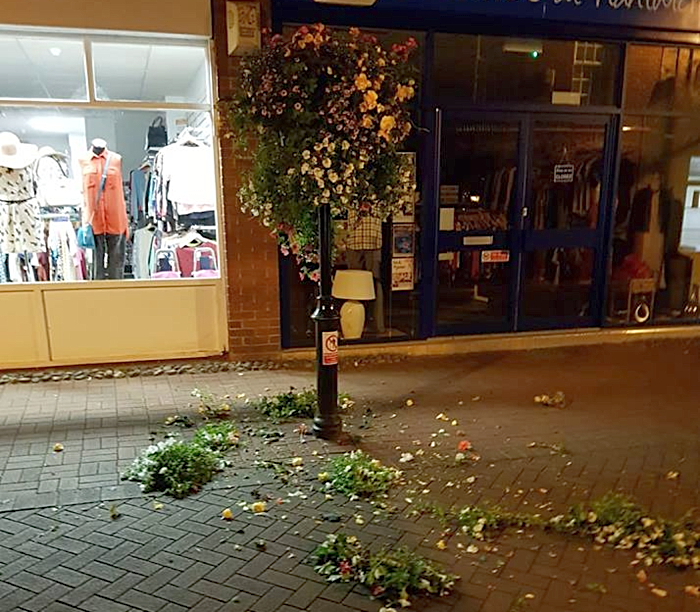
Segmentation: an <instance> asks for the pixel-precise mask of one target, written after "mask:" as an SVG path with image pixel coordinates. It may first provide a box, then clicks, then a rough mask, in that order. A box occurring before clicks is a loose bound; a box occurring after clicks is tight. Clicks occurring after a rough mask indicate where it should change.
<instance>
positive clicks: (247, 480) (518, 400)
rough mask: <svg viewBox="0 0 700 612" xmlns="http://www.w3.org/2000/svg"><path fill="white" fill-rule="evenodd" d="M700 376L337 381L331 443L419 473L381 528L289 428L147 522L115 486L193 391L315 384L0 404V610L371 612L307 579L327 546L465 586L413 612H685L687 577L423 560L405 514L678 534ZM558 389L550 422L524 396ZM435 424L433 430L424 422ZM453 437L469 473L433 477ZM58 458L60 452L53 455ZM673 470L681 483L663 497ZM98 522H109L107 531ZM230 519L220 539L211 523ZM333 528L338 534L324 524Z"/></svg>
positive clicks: (597, 563)
mask: <svg viewBox="0 0 700 612" xmlns="http://www.w3.org/2000/svg"><path fill="white" fill-rule="evenodd" d="M698 371H700V352H699V351H698V344H695V343H663V344H657V345H651V344H636V345H630V346H627V347H622V346H614V347H594V348H590V347H589V348H577V349H566V350H562V349H559V350H556V351H542V352H534V353H515V354H507V355H483V356H460V357H454V358H442V359H426V360H407V361H403V362H399V363H395V364H380V365H372V366H371V367H370V366H361V367H357V368H355V367H353V366H352V364H346V365H345V367H344V368H343V371H342V373H341V376H342V379H341V389H343V390H346V391H349V392H350V393H351V394H352V395H353V397H354V398H355V399H356V400H357V405H356V406H355V408H354V409H353V412H352V414H350V415H348V417H347V423H348V429H349V430H350V431H351V433H352V434H354V435H356V436H358V444H359V445H360V446H361V447H362V448H364V449H366V450H367V451H368V452H370V453H372V454H374V455H376V456H378V457H380V458H382V459H383V460H384V461H386V462H389V463H393V464H396V465H399V464H398V458H399V457H400V454H401V453H402V452H412V453H414V454H416V451H417V450H419V449H423V450H424V453H425V454H423V455H422V456H416V459H415V460H414V461H412V462H410V463H406V464H401V466H400V467H402V468H403V469H404V470H405V472H406V475H407V480H408V484H407V485H406V487H405V488H402V489H400V490H396V491H395V492H394V493H393V494H392V502H393V503H395V504H396V505H397V506H398V507H399V509H400V510H401V512H399V513H398V514H397V515H396V516H392V517H383V516H374V515H373V510H374V509H373V508H372V507H370V506H368V505H366V504H363V503H358V502H350V501H348V500H347V499H345V498H343V497H342V496H340V495H336V496H334V498H333V499H331V500H328V499H326V497H325V495H324V494H323V493H320V492H318V491H316V490H315V489H318V485H317V484H316V483H315V475H316V473H317V472H318V471H322V470H323V467H324V466H325V465H326V462H327V458H328V456H329V454H331V453H334V452H342V451H344V450H346V448H339V447H337V446H335V445H328V444H326V443H323V442H320V441H316V440H312V439H309V440H308V442H307V443H305V444H303V445H302V444H299V442H298V436H297V435H296V434H294V433H293V431H292V430H293V427H294V426H293V425H292V424H289V425H284V426H281V429H283V430H284V431H285V432H286V434H287V435H286V437H285V438H284V440H283V441H282V442H280V443H276V444H271V445H266V444H264V443H263V441H262V439H261V438H259V437H255V436H246V439H247V441H248V444H247V446H246V447H245V448H243V449H242V450H240V451H237V453H235V454H234V466H233V468H231V469H230V470H228V471H227V472H226V473H225V474H224V475H223V476H222V477H220V478H218V479H217V481H216V482H215V483H213V484H212V485H211V486H208V487H207V488H206V489H205V491H204V492H202V493H200V494H198V495H195V496H193V497H190V498H188V499H185V500H181V501H175V500H171V499H168V498H159V500H160V502H162V503H163V507H162V508H160V509H155V508H156V507H155V506H154V504H153V499H154V497H153V496H142V495H141V494H140V492H139V490H138V487H137V486H136V485H135V484H133V483H124V482H122V481H120V479H119V471H120V470H121V469H123V468H124V467H125V466H126V465H128V463H129V462H130V460H131V459H132V458H133V457H134V456H135V455H136V453H137V452H138V451H139V449H141V448H143V447H144V446H145V445H146V444H148V442H149V440H150V438H151V436H152V435H153V433H154V432H162V431H163V430H164V428H163V427H162V422H163V420H164V418H165V417H166V416H168V415H171V414H173V413H174V412H183V409H185V407H186V406H187V404H188V402H189V401H190V397H189V393H190V391H191V389H192V388H193V387H195V386H198V387H200V388H206V389H210V390H211V391H213V392H222V393H223V392H228V393H231V394H232V395H233V396H234V397H235V396H236V395H238V394H241V393H245V394H246V395H247V396H252V395H255V394H258V393H262V392H265V391H266V390H269V391H270V392H271V391H280V390H285V389H287V388H288V387H289V386H290V385H294V386H302V385H304V384H311V383H312V382H313V374H312V373H311V372H310V371H275V372H246V373H244V374H243V375H239V374H237V373H225V374H210V375H183V376H166V377H155V378H127V379H116V380H85V381H77V382H54V383H39V384H29V385H12V386H4V387H0V611H4V610H25V611H38V610H51V611H56V612H61V611H68V610H84V611H91V610H95V611H98V610H99V611H100V612H102V611H111V610H114V611H122V610H123V611H127V610H145V611H177V610H197V611H204V610H220V611H228V610H231V611H241V612H243V611H247V610H250V611H251V612H266V611H268V610H269V611H273V610H277V611H279V612H295V611H297V612H298V611H299V610H309V611H311V612H336V611H338V612H340V611H341V610H349V611H353V610H367V611H376V610H377V609H378V608H379V605H378V604H377V603H376V602H372V601H370V600H369V599H368V598H367V597H366V596H365V594H364V593H363V592H362V590H361V589H357V588H355V589H353V588H350V587H348V586H347V585H326V584H325V583H324V581H323V580H322V579H320V578H319V577H318V576H317V575H316V574H315V573H314V571H313V570H312V568H311V567H309V566H308V565H307V564H306V563H305V560H306V558H307V556H308V553H309V552H310V551H311V550H312V549H313V548H314V546H315V545H316V544H317V543H318V542H320V541H322V540H323V538H324V537H325V535H326V534H327V533H329V532H334V531H337V530H344V531H348V532H351V533H355V534H356V535H358V536H359V537H361V538H362V539H363V540H364V541H367V542H368V543H371V545H372V546H375V545H379V544H380V543H389V544H395V543H401V544H405V545H408V546H411V547H416V548H417V549H418V550H420V551H421V552H422V553H423V554H426V555H429V556H430V557H432V558H435V559H436V560H439V561H442V562H444V563H445V564H447V565H448V566H450V567H451V568H453V569H454V570H455V571H456V573H458V574H460V575H461V576H462V580H461V581H460V582H459V583H458V589H457V592H456V593H455V594H454V595H452V596H451V597H449V598H446V599H444V600H440V601H425V602H424V601H421V602H416V609H418V610H425V611H429V612H432V611H436V612H439V611H444V612H448V611H459V612H461V611H465V612H472V611H473V612H516V611H517V610H522V611H526V610H527V611H529V610H532V611H540V612H569V611H570V612H587V611H591V612H592V611H594V610H595V611H613V610H624V611H635V612H637V611H640V612H646V611H656V610H658V611H663V612H667V611H668V612H680V611H685V610H700V606H699V605H698V603H700V602H698V601H697V600H695V599H693V598H691V597H690V596H688V595H685V594H683V592H682V591H683V587H684V586H685V585H686V584H700V576H698V572H692V571H691V572H675V571H672V570H667V569H652V570H651V571H650V572H649V574H650V580H651V581H653V582H654V583H655V584H658V585H659V586H660V587H663V588H664V589H666V590H667V591H668V592H669V595H668V597H666V598H664V599H660V598H657V597H655V596H654V595H652V594H651V593H650V592H649V588H648V586H642V585H640V584H639V583H638V582H637V580H636V578H635V572H636V569H635V568H632V567H630V565H629V563H630V561H631V560H632V559H633V557H632V556H631V555H629V554H627V553H622V552H618V551H610V550H606V549H603V550H597V549H596V548H595V547H593V546H591V545H590V544H588V543H587V542H584V541H581V540H578V539H574V538H565V537H561V536H556V535H551V534H542V533H538V532H529V531H528V532H525V533H515V532H509V533H506V534H504V535H503V536H501V537H499V538H498V539H497V540H496V541H494V542H491V543H489V544H488V545H484V544H482V543H479V544H478V546H479V549H480V550H479V552H478V553H476V554H467V553H465V552H463V551H460V549H459V548H458V547H457V545H458V544H463V545H468V544H471V542H470V541H468V540H466V539H463V540H460V539H458V538H453V539H452V540H450V542H449V547H448V549H447V550H446V551H438V550H437V549H436V548H435V546H434V545H435V542H436V541H437V540H438V539H440V537H441V536H440V531H439V528H438V527H437V525H436V524H435V523H434V521H432V519H429V518H427V517H415V516H412V515H411V513H410V510H411V508H412V507H415V503H417V502H418V501H420V500H431V501H436V500H437V501H440V502H442V503H445V504H450V503H457V504H466V503H475V502H477V501H486V500H488V501H495V502H498V503H499V504H501V505H502V506H504V507H508V508H519V509H521V510H531V511H538V512H541V513H543V514H545V515H550V514H556V513H558V512H560V511H563V510H564V509H565V508H566V506H567V505H568V504H570V503H573V502H576V501H581V500H585V499H588V498H591V497H596V496H599V495H601V494H603V493H605V492H606V491H608V490H611V489H616V490H622V491H624V492H626V493H629V494H633V495H634V496H635V497H637V498H638V499H639V500H640V501H641V502H642V503H644V504H645V505H647V506H649V507H650V508H651V509H652V510H653V511H655V512H658V513H660V514H664V515H666V516H669V517H679V516H681V515H682V514H684V513H685V512H686V511H688V510H689V509H690V508H693V507H696V506H699V505H700V501H699V500H698V497H700V486H699V485H700V483H699V478H700V469H699V468H700V442H699V440H700V437H699V435H698V434H699V433H700V431H699V430H700V420H699V419H698V408H697V400H696V396H697V391H698V389H699V388H700V383H699V382H698V376H697V372H698ZM560 389H561V390H563V391H564V392H565V393H566V394H567V397H568V398H569V401H570V405H569V406H568V407H567V408H566V409H564V410H557V409H554V408H544V407H540V406H536V405H534V404H533V402H532V397H533V396H534V395H536V394H539V393H543V392H549V393H553V392H554V391H557V390H560ZM407 398H411V399H412V400H413V401H414V405H413V406H412V407H410V408H409V407H406V399H407ZM476 398H479V399H476ZM239 401H240V402H242V401H243V400H242V399H241V400H239ZM368 410H369V412H368ZM440 412H442V413H445V414H447V415H448V417H449V419H448V421H438V420H436V419H435V416H436V415H437V414H438V413H440ZM237 418H238V419H239V420H241V421H246V420H247V421H248V422H244V423H243V424H242V425H243V427H244V428H252V429H253V430H254V429H255V428H257V427H258V426H259V425H260V423H258V422H257V421H256V419H257V417H256V415H251V414H250V413H249V412H248V411H246V410H245V409H244V408H240V410H239V411H238V412H237ZM452 419H456V420H457V421H458V424H457V425H455V426H453V425H452V424H451V420H452ZM440 430H444V431H442V432H441V431H440ZM458 432H463V433H458ZM447 434H449V435H447ZM461 438H468V439H469V440H471V442H472V443H473V444H474V446H475V448H476V449H477V450H478V452H479V453H480V455H481V456H482V459H481V461H479V462H478V463H476V464H474V465H469V466H455V465H454V463H453V461H451V459H447V457H448V456H449V457H451V456H452V455H453V453H454V449H455V445H456V442H457V440H459V439H461ZM55 442H61V443H62V444H63V445H64V446H65V450H64V452H62V453H53V452H52V448H53V444H54V443H55ZM418 443H420V444H418ZM431 443H434V445H433V446H431ZM533 443H534V444H535V445H534V446H533ZM294 455H301V456H303V457H304V458H305V467H304V469H303V470H302V471H301V472H300V473H299V474H298V475H297V476H296V477H295V478H294V479H293V480H292V481H291V482H290V483H288V484H284V483H283V482H280V481H279V480H277V479H275V477H274V474H272V473H271V471H270V470H265V469H262V468H256V467H255V466H254V462H255V460H256V459H279V460H283V459H286V458H288V457H290V456H294ZM441 457H445V459H443V458H441ZM669 470H677V471H679V472H680V477H679V478H678V479H677V480H667V479H666V477H665V475H666V473H667V472H668V471H669ZM469 476H473V477H474V482H473V483H472V484H469V483H467V481H466V479H467V477H469ZM260 494H262V495H269V496H270V497H271V499H276V498H278V497H279V498H282V499H283V500H284V502H285V503H283V504H282V505H279V506H274V507H273V508H272V509H271V510H270V512H268V513H266V514H265V515H258V516H254V515H251V514H250V513H247V512H246V511H244V510H243V509H241V508H239V507H238V506H237V505H236V504H237V502H239V501H251V500H252V499H253V497H254V496H255V495H260ZM290 494H291V495H290ZM407 498H409V499H411V500H412V502H413V505H412V504H410V503H408V502H407V501H406V499H407ZM112 505H114V506H115V507H116V509H117V510H118V511H119V512H120V513H121V515H122V516H121V517H120V518H119V519H117V520H116V521H112V520H110V517H109V510H110V507H111V506H112ZM228 506H230V507H232V508H233V509H234V512H235V518H234V520H233V521H231V522H223V521H221V519H220V518H219V514H220V511H221V509H222V508H224V507H228ZM328 513H333V514H338V515H340V516H341V519H342V520H341V522H340V523H332V522H324V521H321V520H319V519H320V517H321V516H322V515H323V514H328ZM358 515H361V516H362V517H363V518H364V519H365V522H364V524H362V525H359V524H357V522H356V520H355V517H356V516H358ZM259 540H263V541H265V543H266V550H264V551H261V550H259V549H258V546H257V545H256V542H258V541H259ZM593 584H595V585H604V587H605V591H606V592H605V593H601V592H599V591H600V590H601V589H600V588H598V587H597V588H595V589H592V588H589V587H588V585H593ZM525 594H532V595H534V599H527V600H524V599H523V596H524V595H525ZM518 602H520V603H518Z"/></svg>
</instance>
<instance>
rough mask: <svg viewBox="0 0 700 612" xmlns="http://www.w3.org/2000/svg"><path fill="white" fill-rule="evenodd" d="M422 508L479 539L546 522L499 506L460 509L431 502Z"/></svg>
mask: <svg viewBox="0 0 700 612" xmlns="http://www.w3.org/2000/svg"><path fill="white" fill-rule="evenodd" d="M422 510H424V511H427V512H428V513H429V514H430V515H431V516H433V518H436V519H438V520H439V521H440V524H441V525H442V526H443V527H445V528H449V527H452V528H457V529H459V530H460V531H461V532H462V533H464V534H465V535H469V536H470V537H472V538H475V539H477V540H485V539H487V538H489V537H493V536H496V535H498V534H499V533H501V532H502V531H504V530H505V529H508V528H509V527H516V528H523V527H531V526H537V525H542V524H543V523H544V521H543V520H542V519H541V518H540V517H539V516H534V515H529V514H522V513H516V512H508V511H506V510H502V509H501V508H499V507H498V506H464V507H463V508H461V509H459V510H446V509H445V508H443V507H441V506H439V505H437V504H431V505H424V506H423V507H422Z"/></svg>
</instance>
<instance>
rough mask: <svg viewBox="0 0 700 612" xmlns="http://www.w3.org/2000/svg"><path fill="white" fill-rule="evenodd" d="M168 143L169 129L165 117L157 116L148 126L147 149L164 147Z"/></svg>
mask: <svg viewBox="0 0 700 612" xmlns="http://www.w3.org/2000/svg"><path fill="white" fill-rule="evenodd" d="M167 144H168V130H167V128H166V127H165V121H164V120H163V117H156V118H155V119H154V120H153V123H151V125H150V126H149V128H148V136H147V137H146V150H149V149H162V148H163V147H164V146H166V145H167Z"/></svg>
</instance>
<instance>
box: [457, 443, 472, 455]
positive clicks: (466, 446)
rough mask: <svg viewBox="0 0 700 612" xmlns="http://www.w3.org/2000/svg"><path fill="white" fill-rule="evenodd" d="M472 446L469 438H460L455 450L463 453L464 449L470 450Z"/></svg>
mask: <svg viewBox="0 0 700 612" xmlns="http://www.w3.org/2000/svg"><path fill="white" fill-rule="evenodd" d="M471 448H472V443H471V442H470V441H469V440H461V441H460V443H459V444H458V445H457V450H458V451H459V452H460V453H463V452H464V451H468V450H471Z"/></svg>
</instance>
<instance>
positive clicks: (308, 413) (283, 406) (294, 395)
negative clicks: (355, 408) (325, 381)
mask: <svg viewBox="0 0 700 612" xmlns="http://www.w3.org/2000/svg"><path fill="white" fill-rule="evenodd" d="M352 405H353V402H352V400H351V399H350V397H349V396H348V395H347V394H345V393H340V394H338V407H339V408H340V409H341V410H344V409H348V408H350V407H351V406H352ZM253 406H254V407H255V408H256V409H257V410H259V411H260V412H262V413H263V414H264V415H265V416H267V417H270V418H272V419H275V420H283V419H296V418H311V417H313V416H314V414H316V410H317V409H318V394H317V392H316V389H301V390H299V391H297V390H296V389H295V388H294V387H291V388H290V389H289V391H286V392H284V393H279V394H277V395H273V396H272V397H266V396H263V397H261V398H260V399H258V400H256V401H254V402H253Z"/></svg>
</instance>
